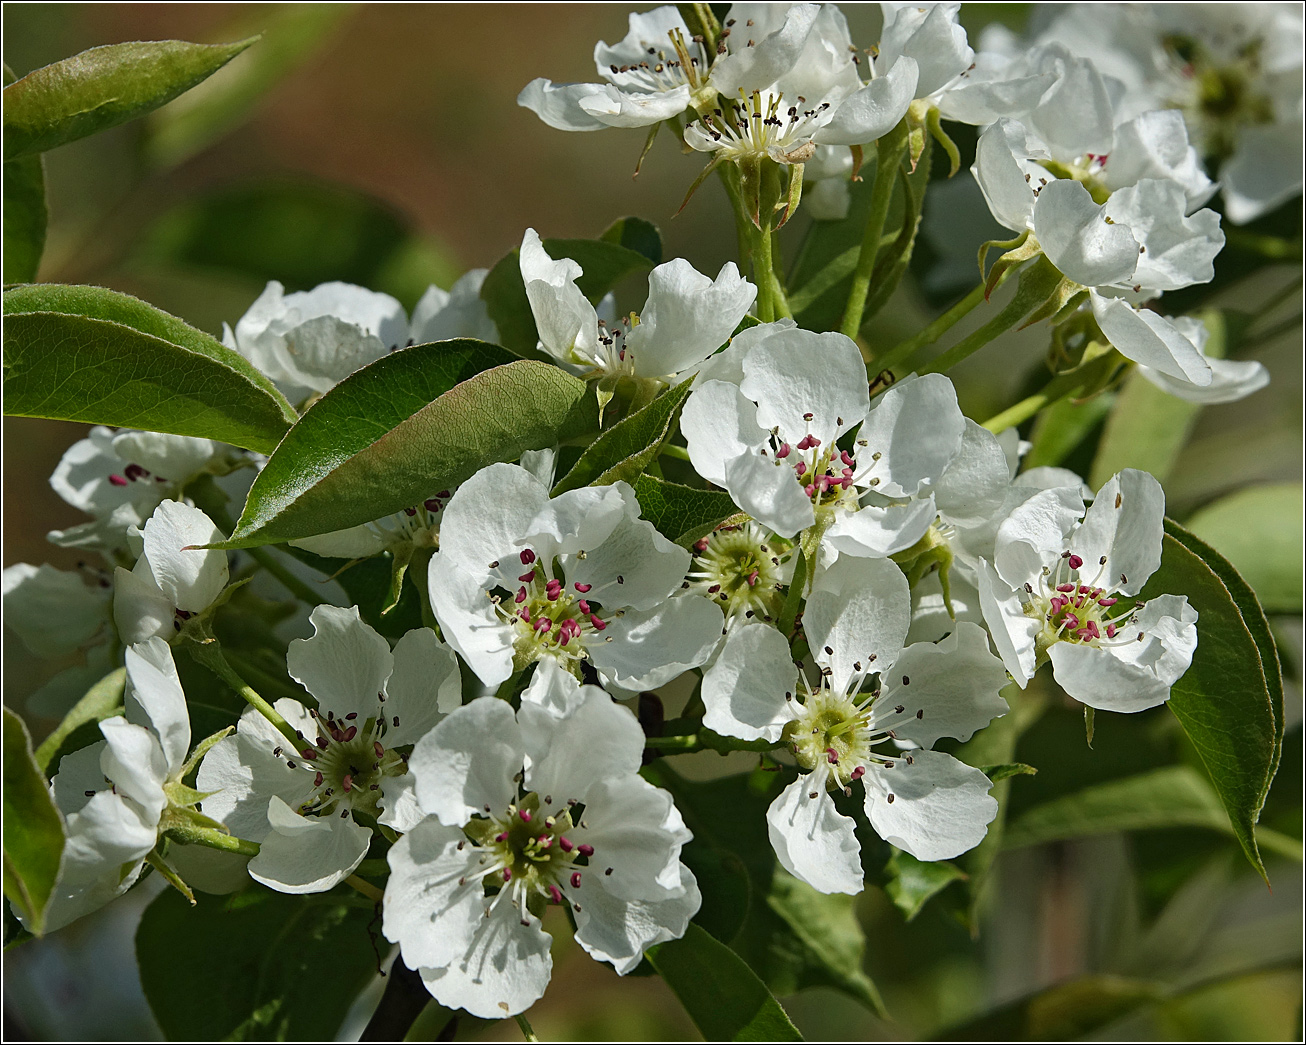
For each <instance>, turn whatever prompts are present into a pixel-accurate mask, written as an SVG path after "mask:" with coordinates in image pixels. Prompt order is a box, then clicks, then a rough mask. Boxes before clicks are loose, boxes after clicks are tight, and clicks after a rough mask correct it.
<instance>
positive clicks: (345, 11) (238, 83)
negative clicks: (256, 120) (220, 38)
mask: <svg viewBox="0 0 1306 1045" xmlns="http://www.w3.org/2000/svg"><path fill="white" fill-rule="evenodd" d="M353 12H354V6H353V5H352V4H285V5H282V6H279V7H272V8H268V7H261V8H259V9H258V13H257V16H256V17H254V18H250V17H241V18H238V19H237V20H236V21H237V22H238V23H239V24H233V25H231V26H227V27H225V29H226V32H224V34H223V35H230V36H238V35H241V34H242V33H245V32H249V31H252V30H253V29H254V28H255V26H257V28H258V29H259V30H261V36H260V38H259V45H258V47H256V48H254V49H253V50H252V51H250V53H249V55H248V57H246V58H245V59H244V60H242V61H240V62H237V63H236V64H235V65H232V66H231V67H229V68H228V69H227V70H226V71H225V72H223V73H222V74H221V75H220V76H215V77H213V78H212V79H210V80H207V81H205V82H204V83H203V84H201V85H199V86H198V87H196V88H195V89H194V90H192V91H189V92H187V94H186V95H185V96H184V97H182V98H181V99H180V100H179V101H178V102H177V104H176V105H169V106H168V107H167V108H165V109H161V110H159V111H158V112H156V113H155V114H154V115H152V116H151V117H150V120H149V125H148V137H147V138H146V143H145V151H146V155H147V156H149V158H150V159H151V161H152V162H153V163H155V164H156V165H158V166H166V167H171V166H173V165H175V164H178V163H181V162H182V161H183V160H185V159H187V158H189V157H190V156H193V155H194V154H195V153H197V152H199V151H200V150H201V149H203V148H205V146H207V145H209V144H210V143H211V142H213V141H214V140H216V139H217V138H219V137H221V136H222V135H223V134H225V133H226V132H227V131H230V130H232V129H233V128H235V127H236V126H238V125H239V124H241V123H242V122H244V120H245V119H246V117H247V116H248V114H249V111H250V110H251V109H252V108H253V107H254V105H255V103H256V102H258V100H259V99H260V98H262V97H263V96H264V95H265V94H267V92H268V91H269V90H270V89H271V88H272V87H273V86H275V85H276V84H277V83H278V82H280V81H281V80H283V79H284V78H285V77H286V76H287V75H289V74H290V73H291V72H293V71H294V70H295V69H296V68H298V67H299V66H300V65H302V64H303V63H304V62H305V61H306V60H308V59H309V58H311V57H312V56H313V55H314V54H316V53H318V52H319V51H320V50H321V48H322V46H323V44H325V43H326V42H327V40H328V39H329V38H330V37H331V36H332V35H333V33H334V32H335V30H336V29H337V28H339V26H340V24H341V23H342V22H343V21H344V20H345V19H347V18H348V17H349V16H350V15H351V14H353ZM341 278H344V277H341Z"/></svg>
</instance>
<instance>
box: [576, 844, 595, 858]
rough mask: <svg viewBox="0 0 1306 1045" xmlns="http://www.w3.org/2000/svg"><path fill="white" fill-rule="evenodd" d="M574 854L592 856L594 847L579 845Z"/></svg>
mask: <svg viewBox="0 0 1306 1045" xmlns="http://www.w3.org/2000/svg"><path fill="white" fill-rule="evenodd" d="M576 852H578V853H580V855H581V856H586V857H589V856H593V855H594V847H593V846H592V845H587V844H586V845H579V846H577V847H576Z"/></svg>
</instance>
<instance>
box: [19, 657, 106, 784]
mask: <svg viewBox="0 0 1306 1045" xmlns="http://www.w3.org/2000/svg"><path fill="white" fill-rule="evenodd" d="M126 684H127V669H126V668H115V669H114V670H113V671H111V672H109V674H107V675H105V676H104V678H102V679H100V681H99V682H97V683H96V684H95V685H94V686H92V687H91V688H90V689H88V690H87V691H86V695H85V696H84V697H82V699H81V700H79V701H78V702H77V703H76V704H74V705H73V707H72V710H71V711H69V712H68V714H66V715H65V716H64V717H63V721H62V722H60V723H59V725H57V726H56V727H55V729H54V732H53V733H51V734H50V735H49V736H48V737H46V738H45V739H44V740H42V741H41V746H40V747H38V748H37V749H36V764H37V766H38V767H39V768H40V770H41V772H43V773H49V771H50V767H51V766H56V767H57V766H58V765H59V762H58V759H56V758H55V756H56V755H58V754H59V753H60V749H61V748H62V747H63V745H64V741H66V740H67V739H68V738H69V736H71V735H72V734H73V732H75V731H76V730H78V729H80V728H81V727H83V726H86V725H92V724H97V723H99V722H102V721H103V720H104V719H106V718H110V717H112V716H113V715H115V714H116V713H117V712H118V710H119V709H120V708H121V707H122V695H123V689H124V688H125V686H126Z"/></svg>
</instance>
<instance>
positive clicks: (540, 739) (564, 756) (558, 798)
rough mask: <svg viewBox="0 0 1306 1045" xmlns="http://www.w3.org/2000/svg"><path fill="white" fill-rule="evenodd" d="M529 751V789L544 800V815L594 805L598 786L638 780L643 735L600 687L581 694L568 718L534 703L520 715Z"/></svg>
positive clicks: (522, 708)
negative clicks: (627, 778)
mask: <svg viewBox="0 0 1306 1045" xmlns="http://www.w3.org/2000/svg"><path fill="white" fill-rule="evenodd" d="M517 722H518V725H519V726H520V728H521V737H522V743H523V745H524V746H525V749H526V759H525V762H526V787H527V789H528V790H530V791H534V792H536V793H537V794H539V796H540V809H541V811H545V810H555V811H556V810H559V809H565V808H567V806H568V804H569V803H570V802H572V801H575V802H583V803H585V804H586V805H587V806H588V805H589V804H590V801H591V798H590V795H591V792H592V790H593V788H594V786H595V784H596V783H597V782H598V781H600V780H603V779H604V778H606V777H611V776H633V775H634V774H636V773H638V772H639V766H640V760H641V758H642V757H643V754H644V731H643V730H642V729H640V727H639V722H638V721H637V720H636V718H635V716H634V715H632V714H631V713H630V710H629V709H628V708H624V707H622V706H621V705H620V704H618V703H616V702H615V701H614V700H613V699H612V698H611V697H610V696H609V695H608V694H607V693H605V692H604V691H603V690H601V689H599V688H598V687H597V686H585V687H583V688H582V690H581V693H580V696H579V699H578V700H577V702H576V703H575V705H574V706H573V707H572V708H571V709H570V710H569V712H568V713H567V714H566V715H564V716H559V715H556V714H554V713H553V712H551V711H549V710H548V709H546V708H543V707H541V706H540V705H538V704H534V703H523V704H522V707H521V710H520V711H518V712H517Z"/></svg>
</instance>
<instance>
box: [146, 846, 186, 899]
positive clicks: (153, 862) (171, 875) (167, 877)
mask: <svg viewBox="0 0 1306 1045" xmlns="http://www.w3.org/2000/svg"><path fill="white" fill-rule="evenodd" d="M145 862H146V863H147V864H149V865H150V866H151V867H153V868H154V869H155V870H156V871H158V872H159V874H160V875H162V876H163V880H164V881H165V882H167V883H168V884H169V885H170V886H172V887H173V888H174V889H176V890H177V892H179V893H181V895H182V896H184V897H186V899H187V900H189V901H190V905H191V906H192V907H194V906H195V894H194V893H193V892H192V891H191V888H190V886H189V885H187V884H186V882H185V880H184V879H183V878H182V877H181V875H179V874H178V873H177V872H176V871H174V870H173V869H172V868H171V867H169V866H168V865H167V863H166V862H165V861H164V859H163V857H162V856H160V855H159V850H158V848H157V847H156V848H155V849H153V850H151V851H150V853H149V855H148V856H146V857H145Z"/></svg>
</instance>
